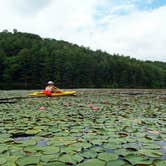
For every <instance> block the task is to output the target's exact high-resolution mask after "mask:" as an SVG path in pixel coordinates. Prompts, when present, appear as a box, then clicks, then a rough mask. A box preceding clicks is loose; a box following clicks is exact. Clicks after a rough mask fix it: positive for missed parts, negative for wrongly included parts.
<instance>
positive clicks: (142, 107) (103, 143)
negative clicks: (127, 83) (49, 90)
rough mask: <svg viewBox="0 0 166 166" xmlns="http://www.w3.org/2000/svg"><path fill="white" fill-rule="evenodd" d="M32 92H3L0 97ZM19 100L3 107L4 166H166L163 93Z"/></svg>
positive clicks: (0, 150)
mask: <svg viewBox="0 0 166 166" xmlns="http://www.w3.org/2000/svg"><path fill="white" fill-rule="evenodd" d="M4 93H5V95H4ZM27 93H28V91H23V93H22V92H21V91H18V92H17V91H14V92H13V93H12V91H10V92H9V93H7V92H4V91H2V92H1V94H0V97H1V98H4V97H11V96H13V97H15V96H22V97H25V95H26V94H27ZM12 94H14V95H12ZM14 100H15V101H16V102H14V103H1V105H0V119H1V121H0V165H4V166H7V165H11V166H24V165H37V164H38V165H40V166H47V165H48V166H49V165H54V166H56V165H58V166H61V165H62V166H64V165H80V166H86V165H87V166H88V165H95V166H97V165H100V166H102V165H103V166H109V165H112V164H113V165H118V166H119V165H141V164H142V165H154V166H159V165H166V157H165V156H166V130H165V127H166V95H165V94H163V93H161V92H158V91H154V90H153V91H152V92H151V91H150V92H149V91H141V90H140V91H139V94H135V93H132V92H128V91H123V90H79V91H78V92H77V96H69V97H61V98H22V99H17V100H16V99H14Z"/></svg>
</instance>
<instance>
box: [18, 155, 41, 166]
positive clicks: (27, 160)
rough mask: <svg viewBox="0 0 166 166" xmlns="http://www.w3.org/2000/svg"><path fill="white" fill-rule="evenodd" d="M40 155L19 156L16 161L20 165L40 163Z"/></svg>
mask: <svg viewBox="0 0 166 166" xmlns="http://www.w3.org/2000/svg"><path fill="white" fill-rule="evenodd" d="M39 160H40V157H39V156H25V157H21V158H19V159H18V160H17V161H16V163H17V164H18V165H19V166H25V165H30V164H31V165H33V164H35V165H37V164H38V163H39Z"/></svg>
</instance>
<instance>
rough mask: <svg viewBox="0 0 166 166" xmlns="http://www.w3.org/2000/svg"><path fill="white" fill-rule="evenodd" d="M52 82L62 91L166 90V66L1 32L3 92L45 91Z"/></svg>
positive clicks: (38, 38)
mask: <svg viewBox="0 0 166 166" xmlns="http://www.w3.org/2000/svg"><path fill="white" fill-rule="evenodd" d="M156 56H157V55H156ZM48 80H53V81H54V82H55V84H56V86H58V87H59V88H166V63H165V62H152V61H141V60H137V59H135V58H130V57H129V56H128V57H127V56H124V55H119V54H109V53H107V52H104V51H101V50H96V51H93V50H91V49H90V48H87V47H83V46H78V45H76V44H72V43H69V42H66V41H62V40H56V39H50V38H42V37H40V36H39V35H36V34H31V33H23V32H19V31H17V30H16V29H14V30H13V32H9V31H8V30H3V31H2V32H0V89H37V88H43V87H44V86H45V85H46V83H47V81H48Z"/></svg>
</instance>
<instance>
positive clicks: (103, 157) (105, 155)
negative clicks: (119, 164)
mask: <svg viewBox="0 0 166 166" xmlns="http://www.w3.org/2000/svg"><path fill="white" fill-rule="evenodd" d="M98 158H99V159H101V160H104V161H110V160H116V159H118V155H117V154H113V153H100V154H99V155H98Z"/></svg>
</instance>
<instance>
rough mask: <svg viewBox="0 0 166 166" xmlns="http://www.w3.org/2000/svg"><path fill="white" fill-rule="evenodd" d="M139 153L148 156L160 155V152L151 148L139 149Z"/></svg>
mask: <svg viewBox="0 0 166 166" xmlns="http://www.w3.org/2000/svg"><path fill="white" fill-rule="evenodd" d="M139 153H140V154H142V155H145V156H148V157H161V155H162V154H161V153H160V152H159V151H157V150H153V149H141V150H139Z"/></svg>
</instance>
